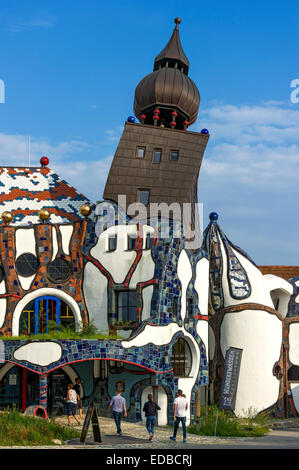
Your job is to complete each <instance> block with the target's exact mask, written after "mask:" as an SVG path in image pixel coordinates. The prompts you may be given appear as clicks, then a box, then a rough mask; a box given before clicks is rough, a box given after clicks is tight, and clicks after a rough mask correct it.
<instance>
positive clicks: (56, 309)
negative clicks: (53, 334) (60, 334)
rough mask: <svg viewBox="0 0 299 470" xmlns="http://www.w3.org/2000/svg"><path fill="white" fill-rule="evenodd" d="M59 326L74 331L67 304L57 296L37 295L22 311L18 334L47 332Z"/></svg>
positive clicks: (71, 315) (72, 319) (73, 323)
mask: <svg viewBox="0 0 299 470" xmlns="http://www.w3.org/2000/svg"><path fill="white" fill-rule="evenodd" d="M60 326H63V327H66V328H69V329H72V330H74V331H75V318H74V314H73V312H72V309H71V308H70V307H69V305H68V304H67V303H66V302H64V301H63V300H61V299H59V298H57V297H52V296H44V297H37V298H36V299H34V300H31V301H30V302H29V303H28V304H27V305H26V307H25V308H24V310H23V311H22V314H21V316H20V321H19V334H20V335H32V334H35V335H37V334H39V333H42V334H43V333H49V332H50V331H51V330H52V331H55V330H59V328H60Z"/></svg>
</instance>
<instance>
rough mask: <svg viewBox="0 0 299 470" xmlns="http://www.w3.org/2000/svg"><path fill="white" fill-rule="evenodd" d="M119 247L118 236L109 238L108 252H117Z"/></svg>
mask: <svg viewBox="0 0 299 470" xmlns="http://www.w3.org/2000/svg"><path fill="white" fill-rule="evenodd" d="M116 246H117V236H116V235H111V236H110V237H109V238H108V251H115V250H116Z"/></svg>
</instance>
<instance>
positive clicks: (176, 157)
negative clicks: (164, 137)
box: [170, 150, 179, 162]
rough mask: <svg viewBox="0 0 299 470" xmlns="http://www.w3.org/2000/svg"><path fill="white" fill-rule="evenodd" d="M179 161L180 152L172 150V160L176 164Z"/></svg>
mask: <svg viewBox="0 0 299 470" xmlns="http://www.w3.org/2000/svg"><path fill="white" fill-rule="evenodd" d="M178 159H179V151H178V150H170V160H171V161H173V162H175V161H177V160H178Z"/></svg>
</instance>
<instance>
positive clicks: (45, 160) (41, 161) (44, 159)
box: [40, 157, 50, 166]
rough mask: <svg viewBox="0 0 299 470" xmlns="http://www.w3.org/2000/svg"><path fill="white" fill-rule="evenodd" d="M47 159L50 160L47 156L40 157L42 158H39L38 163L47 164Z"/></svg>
mask: <svg viewBox="0 0 299 470" xmlns="http://www.w3.org/2000/svg"><path fill="white" fill-rule="evenodd" d="M49 161H50V160H49V159H48V157H42V158H41V159H40V164H41V165H42V166H48V165H49Z"/></svg>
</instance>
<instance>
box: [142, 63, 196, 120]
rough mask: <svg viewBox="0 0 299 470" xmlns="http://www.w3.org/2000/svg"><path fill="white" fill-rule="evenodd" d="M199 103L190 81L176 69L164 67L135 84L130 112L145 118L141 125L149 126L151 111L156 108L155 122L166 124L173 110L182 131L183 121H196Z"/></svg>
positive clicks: (151, 117)
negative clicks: (157, 117) (143, 123)
mask: <svg viewBox="0 0 299 470" xmlns="http://www.w3.org/2000/svg"><path fill="white" fill-rule="evenodd" d="M199 103H200V96H199V92H198V89H197V87H196V85H195V83H194V82H193V80H191V78H189V77H188V76H187V75H185V74H184V73H182V72H181V71H180V70H178V69H177V68H170V67H164V68H161V69H160V70H156V71H154V72H152V73H150V74H149V75H147V76H146V77H145V78H143V79H142V80H141V82H140V83H139V84H138V85H137V87H136V90H135V101H134V113H135V115H136V117H137V118H138V119H141V116H142V115H143V114H144V115H146V119H145V120H144V122H145V124H153V110H154V109H155V108H159V110H160V117H159V120H160V122H161V121H162V120H164V122H165V123H166V124H167V123H170V122H171V113H172V112H173V111H177V112H178V113H179V116H178V117H177V119H176V122H177V126H179V127H180V128H183V122H184V121H185V120H187V121H188V122H189V124H193V123H194V122H195V121H196V118H197V114H198V108H199ZM180 121H182V122H180ZM180 124H182V125H180ZM167 127H168V126H167Z"/></svg>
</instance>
